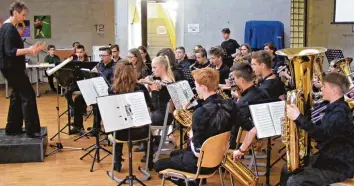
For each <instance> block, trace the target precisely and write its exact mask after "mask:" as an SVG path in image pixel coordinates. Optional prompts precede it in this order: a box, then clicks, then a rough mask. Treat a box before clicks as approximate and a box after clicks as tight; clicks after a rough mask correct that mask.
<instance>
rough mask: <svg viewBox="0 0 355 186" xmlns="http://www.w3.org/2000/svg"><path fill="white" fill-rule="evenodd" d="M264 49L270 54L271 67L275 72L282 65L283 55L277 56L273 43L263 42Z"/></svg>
mask: <svg viewBox="0 0 355 186" xmlns="http://www.w3.org/2000/svg"><path fill="white" fill-rule="evenodd" d="M264 51H266V52H268V53H269V54H270V56H271V60H272V69H273V71H274V73H275V74H276V73H277V70H278V69H279V67H280V66H283V65H284V63H285V62H284V57H282V56H278V55H276V54H275V52H276V51H277V49H276V46H275V45H274V44H273V43H265V45H264Z"/></svg>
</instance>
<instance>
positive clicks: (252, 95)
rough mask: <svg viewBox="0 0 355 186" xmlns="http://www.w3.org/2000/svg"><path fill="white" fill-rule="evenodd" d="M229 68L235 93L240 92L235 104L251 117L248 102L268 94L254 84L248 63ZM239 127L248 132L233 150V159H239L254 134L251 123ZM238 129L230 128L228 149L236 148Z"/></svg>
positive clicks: (261, 98)
mask: <svg viewBox="0 0 355 186" xmlns="http://www.w3.org/2000/svg"><path fill="white" fill-rule="evenodd" d="M231 70H232V75H233V79H232V81H233V82H234V84H235V85H234V86H236V87H237V88H236V92H237V94H240V95H239V99H238V100H237V105H238V106H239V107H240V111H241V112H243V115H245V116H246V117H248V118H249V119H251V114H250V110H249V102H251V101H260V100H266V99H269V95H268V94H267V92H266V91H265V90H264V89H261V88H258V87H256V86H255V85H254V82H253V80H254V75H253V69H252V68H251V66H250V64H249V63H246V62H242V63H237V64H234V65H233V67H232V68H231ZM233 82H232V83H231V84H232V85H233ZM241 127H242V129H244V130H248V131H249V132H248V134H247V136H246V137H245V139H244V141H243V144H242V145H241V146H240V148H239V149H238V150H236V151H234V153H233V156H234V159H239V158H240V157H241V156H243V155H244V153H245V152H246V151H247V149H248V148H249V146H250V144H251V143H252V141H253V140H254V138H255V136H256V128H255V127H254V126H253V125H251V126H245V125H243V126H241ZM238 129H239V128H236V126H233V128H232V133H231V142H230V149H235V148H236V138H237V133H238Z"/></svg>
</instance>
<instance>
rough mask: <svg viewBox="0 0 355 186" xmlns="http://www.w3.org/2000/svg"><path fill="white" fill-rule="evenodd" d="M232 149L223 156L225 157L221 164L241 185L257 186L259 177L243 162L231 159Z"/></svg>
mask: <svg viewBox="0 0 355 186" xmlns="http://www.w3.org/2000/svg"><path fill="white" fill-rule="evenodd" d="M232 154H233V151H230V152H228V153H227V155H226V156H225V159H224V160H223V162H222V166H223V167H224V168H225V169H226V171H228V172H229V173H231V175H232V176H233V178H235V179H236V180H238V182H240V183H241V184H242V185H245V186H259V185H261V184H260V182H259V177H258V176H257V175H255V174H254V173H253V172H252V171H251V170H249V168H248V167H247V166H246V165H244V164H243V162H241V161H239V160H237V161H235V162H234V161H233V159H232Z"/></svg>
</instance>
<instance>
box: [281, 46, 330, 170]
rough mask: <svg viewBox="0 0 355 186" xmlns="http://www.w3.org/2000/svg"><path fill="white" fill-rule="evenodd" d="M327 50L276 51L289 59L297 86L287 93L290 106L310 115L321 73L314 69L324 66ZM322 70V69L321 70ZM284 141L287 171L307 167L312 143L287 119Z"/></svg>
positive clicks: (317, 48) (283, 132)
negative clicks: (315, 87)
mask: <svg viewBox="0 0 355 186" xmlns="http://www.w3.org/2000/svg"><path fill="white" fill-rule="evenodd" d="M326 50H327V49H325V48H321V47H315V48H289V49H283V50H278V51H276V54H277V55H282V56H287V57H288V58H289V60H290V71H291V75H292V79H293V80H294V83H295V87H296V89H295V90H292V91H288V92H287V99H286V102H287V104H295V105H297V107H298V108H299V110H300V112H301V113H302V114H304V115H306V116H309V115H310V111H311V107H312V106H313V105H314V104H315V103H314V100H313V95H312V93H313V92H312V86H313V83H312V80H313V78H314V74H316V75H317V73H320V72H314V70H316V71H317V69H315V68H314V65H315V63H319V64H322V62H323V56H322V55H321V54H323V53H324V52H325V51H326ZM320 69H321V68H320ZM281 127H282V134H281V139H282V142H283V143H284V144H285V147H286V153H287V169H288V170H289V171H294V170H296V169H298V168H302V167H304V166H306V165H307V160H308V155H309V151H310V140H309V138H308V135H307V133H306V132H305V131H304V130H301V129H300V128H298V127H297V126H296V124H295V123H294V122H293V121H292V120H290V119H288V118H287V117H286V116H285V118H284V119H283V122H282V124H281Z"/></svg>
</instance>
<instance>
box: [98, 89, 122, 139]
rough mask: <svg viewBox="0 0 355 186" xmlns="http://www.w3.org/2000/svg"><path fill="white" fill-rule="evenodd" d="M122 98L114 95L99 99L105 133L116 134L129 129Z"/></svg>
mask: <svg viewBox="0 0 355 186" xmlns="http://www.w3.org/2000/svg"><path fill="white" fill-rule="evenodd" d="M121 97H122V96H120V95H114V96H106V97H98V98H97V104H98V106H99V111H100V114H101V118H102V121H103V123H104V128H105V132H114V131H118V130H123V129H126V128H128V127H127V126H128V123H127V115H126V112H125V108H124V106H123V105H124V104H123V102H122V101H121Z"/></svg>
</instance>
